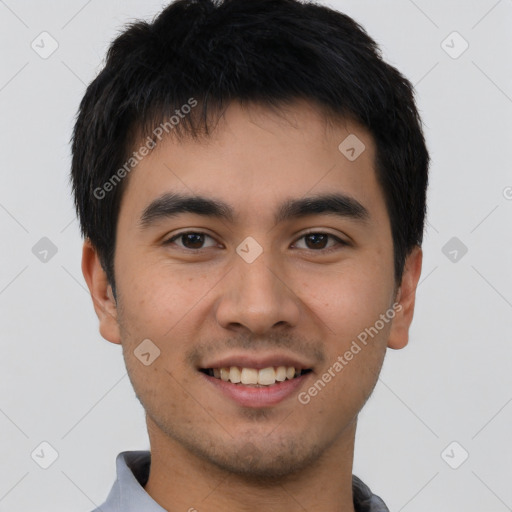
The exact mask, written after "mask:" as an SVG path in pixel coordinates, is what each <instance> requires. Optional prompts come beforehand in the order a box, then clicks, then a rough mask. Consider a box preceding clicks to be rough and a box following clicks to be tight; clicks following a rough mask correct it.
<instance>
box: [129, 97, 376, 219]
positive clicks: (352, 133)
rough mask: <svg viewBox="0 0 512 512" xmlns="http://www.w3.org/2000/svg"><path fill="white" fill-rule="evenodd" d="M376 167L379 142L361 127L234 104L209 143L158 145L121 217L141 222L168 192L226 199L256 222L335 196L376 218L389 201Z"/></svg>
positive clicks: (301, 107) (309, 112)
mask: <svg viewBox="0 0 512 512" xmlns="http://www.w3.org/2000/svg"><path fill="white" fill-rule="evenodd" d="M374 162H375V146H374V141H373V138H372V137H371V135H370V134H369V132H368V131H366V130H365V129H364V128H363V127H361V126H360V125H358V124H357V123H354V122H352V121H349V120H344V119H342V120H339V121H337V122H335V123H333V122H331V121H329V120H328V119H326V117H325V116H323V115H322V113H321V112H320V111H319V110H318V109H315V108H314V107H313V106H312V105H310V104H308V103H306V102H296V103H295V104H293V105H289V106H286V107H283V108H282V109H280V110H279V111H275V110H270V109H269V108H265V107H263V106H259V105H251V106H245V107H242V106H241V105H240V104H238V103H232V104H230V106H229V107H228V108H227V109H226V110H225V111H224V113H223V115H222V116H221V117H220V118H219V119H218V122H217V123H216V125H215V129H214V130H213V131H212V132H211V134H210V135H209V136H207V137H203V138H200V139H198V140H194V139H192V138H187V137H185V138H180V139H178V138H176V137H172V136H169V137H167V138H164V139H162V140H161V141H160V142H158V143H157V146H156V147H155V148H154V149H153V150H152V151H151V153H150V154H149V155H147V156H145V157H144V158H143V159H141V161H140V162H139V163H138V164H137V166H136V167H135V169H134V170H133V171H132V172H131V174H130V176H129V180H128V183H126V185H127V187H126V190H125V191H124V194H123V201H122V210H123V209H124V210H127V209H128V210H129V211H131V212H132V213H133V214H135V212H137V213H138V214H139V215H140V213H141V212H142V211H143V210H144V209H145V208H146V207H147V205H148V202H150V201H151V200H154V199H155V198H157V197H158V196H160V195H161V194H162V193H165V192H181V193H186V194H188V195H194V194H195V195H200V196H202V197H205V196H210V197H214V198H217V199H223V200H224V202H229V203H230V204H232V205H233V208H234V210H236V212H237V216H239V217H241V218H243V217H244V216H246V217H248V218H251V219H252V222H256V221H257V220H258V218H261V216H264V215H266V214H267V213H268V214H269V215H270V214H272V215H273V214H274V213H275V211H274V210H272V211H270V209H271V206H272V205H273V204H275V205H277V203H280V202H282V199H283V198H285V197H286V198H292V197H294V198H299V197H305V196H308V195H316V194H324V195H325V194H329V193H335V192H339V193H343V194H345V195H349V196H352V197H355V198H357V200H358V201H359V202H361V203H362V204H368V209H369V210H375V209H378V206H379V205H380V206H383V205H384V200H383V197H382V192H381V189H380V187H379V186H378V184H377V180H376V175H375V169H374ZM255 214H257V215H256V216H255Z"/></svg>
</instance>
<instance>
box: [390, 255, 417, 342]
mask: <svg viewBox="0 0 512 512" xmlns="http://www.w3.org/2000/svg"><path fill="white" fill-rule="evenodd" d="M422 259H423V252H422V250H421V248H420V247H418V246H416V247H415V248H414V249H413V250H412V251H411V253H410V254H409V255H408V256H407V258H406V260H405V266H404V273H403V275H402V283H401V284H400V287H399V289H398V292H397V296H396V299H395V303H398V304H400V306H401V308H400V307H399V306H397V307H396V308H395V310H396V311H397V313H396V315H395V318H394V319H393V323H392V324H391V331H390V334H389V339H388V347H389V348H392V349H395V350H397V349H400V348H404V347H405V346H406V345H407V343H408V341H409V327H410V325H411V322H412V317H413V315H414V302H415V299H416V287H417V286H418V281H419V278H420V274H421V263H422Z"/></svg>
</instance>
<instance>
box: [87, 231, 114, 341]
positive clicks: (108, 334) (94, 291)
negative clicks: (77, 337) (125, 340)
mask: <svg viewBox="0 0 512 512" xmlns="http://www.w3.org/2000/svg"><path fill="white" fill-rule="evenodd" d="M82 273H83V275H84V278H85V281H86V283H87V286H88V288H89V292H90V293H91V298H92V301H93V305H94V310H95V311H96V315H97V316H98V319H99V321H100V334H101V335H102V336H103V338H105V339H106V340H107V341H110V342H112V343H117V344H121V336H120V334H119V325H118V323H117V305H116V301H115V299H114V295H113V293H112V287H111V286H110V284H109V283H108V280H107V274H106V272H105V271H104V270H103V267H102V266H101V262H100V258H99V256H98V253H97V252H96V249H95V248H94V246H93V245H92V244H91V241H90V240H89V239H86V240H85V242H84V245H83V249H82Z"/></svg>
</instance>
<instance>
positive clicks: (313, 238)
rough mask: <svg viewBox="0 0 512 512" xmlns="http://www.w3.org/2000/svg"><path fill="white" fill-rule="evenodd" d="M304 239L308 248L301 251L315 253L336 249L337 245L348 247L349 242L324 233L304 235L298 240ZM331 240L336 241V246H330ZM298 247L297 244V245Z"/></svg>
mask: <svg viewBox="0 0 512 512" xmlns="http://www.w3.org/2000/svg"><path fill="white" fill-rule="evenodd" d="M302 239H304V241H305V245H306V247H298V248H299V249H311V250H314V251H318V250H324V251H329V250H331V249H333V248H336V246H337V245H341V246H344V245H348V243H347V242H345V241H344V240H342V239H341V238H338V237H337V236H334V235H331V234H330V233H322V232H316V231H315V232H311V233H306V234H305V235H302V236H301V237H300V238H299V239H298V240H302ZM329 239H331V240H334V242H335V243H334V245H333V244H331V245H330V246H328V242H329ZM295 246H297V243H296V244H295Z"/></svg>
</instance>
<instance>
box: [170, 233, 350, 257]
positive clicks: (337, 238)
mask: <svg viewBox="0 0 512 512" xmlns="http://www.w3.org/2000/svg"><path fill="white" fill-rule="evenodd" d="M191 234H193V235H205V236H207V237H209V238H211V239H212V240H214V238H213V237H212V236H211V235H209V234H208V233H205V232H203V231H183V232H181V233H178V234H176V235H173V236H172V237H171V238H169V239H168V240H165V241H164V242H163V245H171V244H172V243H173V242H174V240H177V239H179V238H180V237H182V236H184V235H191ZM309 235H327V236H328V237H329V238H332V239H334V240H336V242H337V244H336V245H335V246H333V247H328V248H326V249H307V248H306V249H300V250H306V251H311V252H319V253H324V254H325V253H330V252H332V251H336V250H339V248H340V246H341V247H343V246H345V247H346V246H349V245H350V244H349V243H348V242H346V241H344V240H342V239H341V238H339V237H337V236H335V235H332V234H331V233H325V232H323V231H310V232H308V233H304V234H302V235H301V236H300V237H299V238H297V241H298V240H301V239H302V238H305V237H307V236H309ZM294 243H296V242H294ZM180 249H182V250H184V251H186V252H190V253H201V252H203V251H205V250H207V249H209V247H207V248H201V249H189V248H187V247H180Z"/></svg>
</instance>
